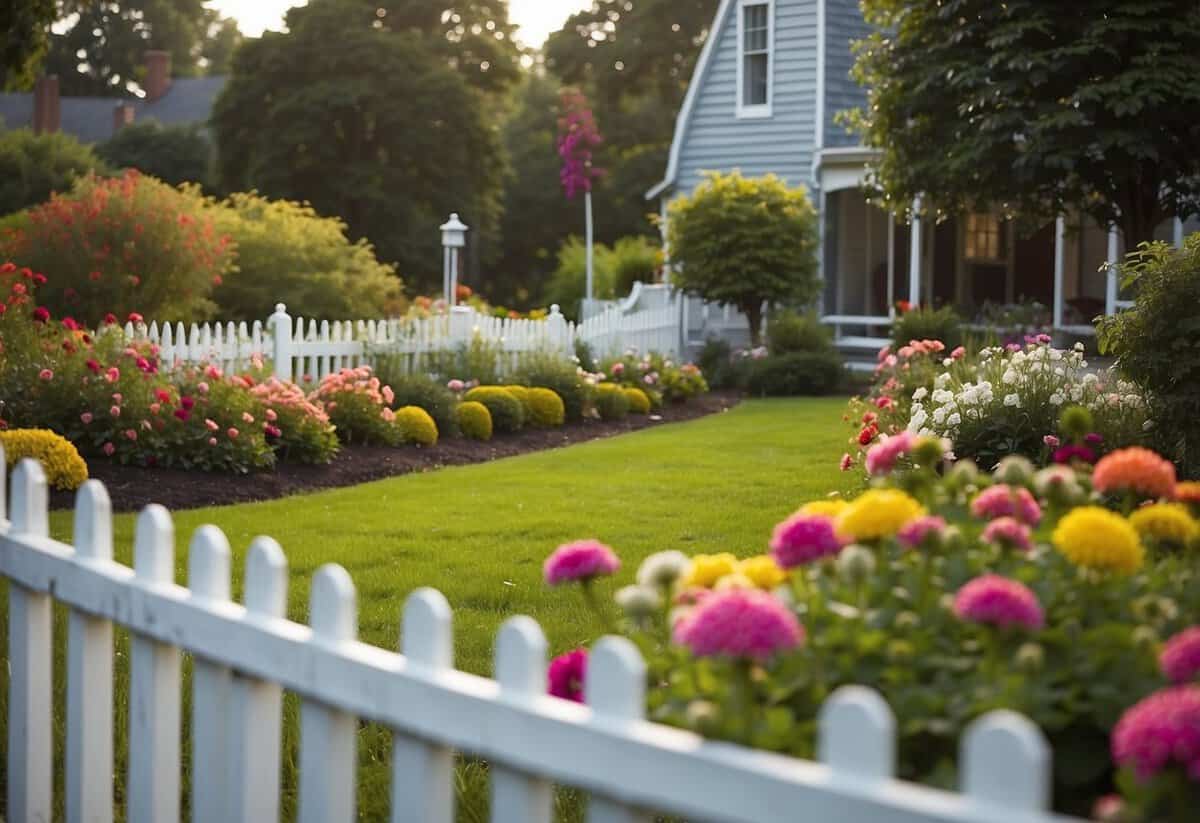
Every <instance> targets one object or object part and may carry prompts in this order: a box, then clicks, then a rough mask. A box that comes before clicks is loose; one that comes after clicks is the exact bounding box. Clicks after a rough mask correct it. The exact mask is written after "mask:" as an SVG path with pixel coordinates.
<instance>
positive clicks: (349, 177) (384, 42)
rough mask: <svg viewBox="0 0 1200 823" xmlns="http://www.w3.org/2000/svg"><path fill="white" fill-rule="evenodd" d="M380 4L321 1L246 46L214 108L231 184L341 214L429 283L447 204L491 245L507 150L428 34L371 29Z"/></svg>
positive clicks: (407, 271) (413, 279) (225, 177)
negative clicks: (371, 19)
mask: <svg viewBox="0 0 1200 823" xmlns="http://www.w3.org/2000/svg"><path fill="white" fill-rule="evenodd" d="M301 11H302V13H301ZM374 13H375V12H374V10H372V9H370V8H369V7H364V6H363V5H362V3H361V2H359V0H312V2H311V3H310V4H309V5H308V6H307V7H305V8H304V9H303V10H293V11H292V12H290V13H289V15H288V19H287V23H288V29H289V31H288V32H287V33H286V34H279V33H270V32H269V33H267V34H265V35H264V36H263V37H262V38H261V39H260V40H257V41H253V40H252V41H247V42H246V43H245V44H244V45H243V46H242V47H241V48H240V49H239V50H238V51H237V53H236V54H235V56H234V61H233V75H232V77H231V78H230V81H229V83H228V84H227V85H226V87H225V90H224V91H223V92H222V94H221V97H220V98H218V100H217V104H216V108H215V111H214V114H213V128H214V132H215V136H216V139H217V145H218V155H219V164H218V165H219V174H220V178H221V181H220V182H221V183H222V184H223V185H224V186H225V187H226V188H227V189H229V190H244V189H251V188H254V189H258V190H259V191H261V192H263V193H264V194H266V195H268V196H271V197H278V198H286V199H289V200H300V201H308V202H310V203H311V204H312V205H313V206H314V207H315V208H316V210H317V211H318V212H320V213H321V214H324V215H328V216H337V217H341V218H342V219H343V220H344V221H345V222H346V223H347V224H348V227H349V232H350V234H351V235H352V238H353V239H356V240H357V239H359V238H364V237H365V238H367V239H369V240H370V241H371V242H372V243H374V244H375V246H376V248H377V250H378V253H379V256H380V258H381V259H384V260H388V261H394V262H396V263H398V264H399V266H400V273H401V275H402V276H403V277H404V279H405V281H406V282H410V283H415V284H416V285H418V286H419V287H424V288H430V287H432V286H433V285H434V284H435V283H437V282H439V278H440V270H441V255H440V253H439V247H438V244H439V238H438V234H437V227H438V226H439V225H440V224H441V223H442V222H443V221H444V220H445V219H446V215H448V214H449V213H450V212H452V211H457V212H460V213H461V214H462V217H463V219H464V220H465V221H466V222H467V223H468V225H470V226H471V227H472V230H473V232H474V233H478V234H479V235H481V236H483V237H485V238H491V239H492V241H493V242H494V238H495V237H496V234H497V231H496V227H497V223H498V216H499V208H500V207H499V202H500V181H501V179H502V175H503V170H504V169H503V160H502V153H501V149H500V146H499V141H498V139H497V134H496V131H495V130H494V129H493V128H492V125H491V122H490V119H489V117H488V115H487V114H486V113H485V111H484V109H483V107H482V105H481V103H480V99H479V98H480V94H479V92H477V91H476V90H474V89H472V88H471V87H470V86H469V85H468V84H467V83H466V82H465V81H464V79H463V78H462V76H461V75H460V74H459V73H458V72H456V71H453V70H452V69H450V68H448V67H447V66H446V64H445V61H444V60H443V59H442V58H441V57H440V56H439V55H437V54H435V53H434V52H433V51H432V50H431V49H430V48H428V47H427V46H426V45H425V43H424V42H423V41H424V38H422V37H419V36H417V35H415V34H413V33H411V32H397V31H394V30H389V29H387V28H386V27H373V26H371V25H364V19H365V18H364V14H365V15H372V14H374ZM485 252H486V250H485Z"/></svg>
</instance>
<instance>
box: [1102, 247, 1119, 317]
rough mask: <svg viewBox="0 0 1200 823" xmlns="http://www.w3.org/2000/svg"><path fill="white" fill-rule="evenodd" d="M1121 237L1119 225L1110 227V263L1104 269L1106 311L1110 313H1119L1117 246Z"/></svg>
mask: <svg viewBox="0 0 1200 823" xmlns="http://www.w3.org/2000/svg"><path fill="white" fill-rule="evenodd" d="M1119 239H1120V238H1119V235H1118V233H1117V227H1116V226H1112V227H1110V228H1109V230H1108V265H1107V266H1106V267H1105V269H1104V273H1105V289H1104V313H1105V314H1108V315H1112V314H1116V313H1117V277H1118V273H1117V262H1118V260H1117V248H1118V242H1119Z"/></svg>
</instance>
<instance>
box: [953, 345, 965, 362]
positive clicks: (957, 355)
mask: <svg viewBox="0 0 1200 823" xmlns="http://www.w3.org/2000/svg"><path fill="white" fill-rule="evenodd" d="M966 356H967V350H966V349H965V348H963V347H962V346H959V347H957V348H956V349H955V350H954V351H952V352H950V359H951V360H962V359H963V358H964V357H966Z"/></svg>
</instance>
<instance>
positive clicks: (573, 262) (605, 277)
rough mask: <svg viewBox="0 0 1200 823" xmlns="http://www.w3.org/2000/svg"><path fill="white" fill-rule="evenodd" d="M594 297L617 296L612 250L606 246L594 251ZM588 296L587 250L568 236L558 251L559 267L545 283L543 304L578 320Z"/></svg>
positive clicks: (602, 298)
mask: <svg viewBox="0 0 1200 823" xmlns="http://www.w3.org/2000/svg"><path fill="white" fill-rule="evenodd" d="M592 263H593V271H592V277H593V283H592V287H593V294H595V296H596V299H597V300H610V299H612V298H613V297H616V296H617V294H616V288H615V285H614V283H613V266H612V264H613V260H612V251H611V250H610V249H609V248H608V247H607V246H605V245H604V244H603V243H596V244H595V245H594V246H593V248H592ZM586 293H587V247H586V246H585V245H584V242H583V241H582V240H580V239H579V238H578V237H569V238H567V240H566V242H564V243H563V244H562V246H561V247H560V248H559V250H558V268H556V269H555V270H554V274H552V275H550V282H549V283H547V284H546V294H545V300H544V302H545V303H546V305H553V304H555V303H557V304H558V306H559V308H560V309H561V310H562V313H563V316H565V317H566V318H567V319H568V320H578V319H579V306H580V303H581V302H582V301H583V298H584V296H585V295H586Z"/></svg>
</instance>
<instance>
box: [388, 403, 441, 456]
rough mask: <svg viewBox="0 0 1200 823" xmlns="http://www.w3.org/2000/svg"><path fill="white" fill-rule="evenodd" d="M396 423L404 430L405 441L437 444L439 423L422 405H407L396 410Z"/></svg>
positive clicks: (421, 444)
mask: <svg viewBox="0 0 1200 823" xmlns="http://www.w3.org/2000/svg"><path fill="white" fill-rule="evenodd" d="M396 425H397V426H399V427H400V428H401V429H402V430H403V431H404V441H405V442H406V443H415V444H417V445H418V446H436V445H437V442H438V428H437V423H435V422H433V418H432V417H430V416H429V412H427V411H425V410H424V409H422V408H421V407H420V406H405V407H404V408H402V409H399V410H398V411H397V412H396Z"/></svg>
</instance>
